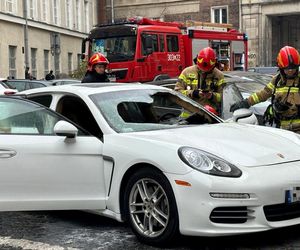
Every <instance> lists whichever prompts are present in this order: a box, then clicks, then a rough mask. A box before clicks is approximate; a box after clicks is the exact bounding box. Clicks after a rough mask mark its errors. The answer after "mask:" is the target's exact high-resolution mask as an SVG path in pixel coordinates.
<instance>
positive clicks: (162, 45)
mask: <svg viewBox="0 0 300 250" xmlns="http://www.w3.org/2000/svg"><path fill="white" fill-rule="evenodd" d="M159 51H160V52H165V38H164V35H159Z"/></svg>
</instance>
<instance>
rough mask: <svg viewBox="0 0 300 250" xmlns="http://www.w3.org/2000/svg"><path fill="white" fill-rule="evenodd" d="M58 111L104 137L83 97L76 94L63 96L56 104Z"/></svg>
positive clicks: (100, 137) (90, 131)
mask: <svg viewBox="0 0 300 250" xmlns="http://www.w3.org/2000/svg"><path fill="white" fill-rule="evenodd" d="M56 112H58V113H60V114H62V115H63V116H65V117H67V118H68V119H69V120H71V121H72V122H74V123H75V124H77V125H78V126H80V127H81V128H83V129H85V130H86V131H88V132H89V133H90V134H92V135H94V136H96V137H97V138H99V139H102V138H103V132H102V131H101V129H100V128H99V126H98V124H97V122H96V120H95V118H94V116H93V114H92V113H91V111H90V109H89V108H88V106H87V105H86V104H85V102H84V101H83V100H82V99H81V98H79V97H76V96H64V97H62V98H61V99H60V100H59V102H58V104H57V106H56Z"/></svg>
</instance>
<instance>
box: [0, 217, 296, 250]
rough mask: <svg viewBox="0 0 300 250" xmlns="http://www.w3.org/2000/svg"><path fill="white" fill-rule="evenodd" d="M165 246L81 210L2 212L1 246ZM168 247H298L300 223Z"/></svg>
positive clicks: (37, 249) (55, 249) (6, 249)
mask: <svg viewBox="0 0 300 250" xmlns="http://www.w3.org/2000/svg"><path fill="white" fill-rule="evenodd" d="M20 249H30V250H48V249H49V250H78V249H87V250H92V249H114V250H121V249H122V250H127V249H139V250H140V249H141V250H144V249H149V250H152V249H153V250H155V249H165V248H155V247H149V246H146V245H143V244H141V243H139V242H138V241H137V239H136V238H135V236H134V235H133V234H132V232H131V230H130V228H128V227H127V226H126V225H125V224H123V223H118V222H116V221H114V220H111V219H108V218H105V217H102V216H98V215H94V214H89V213H85V212H81V211H55V212H53V211H51V212H49V211H42V212H1V213H0V250H20ZM169 249H176V250H185V249H203V250H215V249H222V250H223V249H224V250H233V249H245V250H246V249H263V250H271V249H281V250H287V249H288V250H292V249H293V250H294V249H296V250H300V226H294V227H289V228H283V229H276V230H272V231H267V232H262V233H255V234H248V235H242V236H241V235H240V236H231V237H213V238H204V237H179V238H178V239H177V241H176V242H174V243H173V245H172V246H171V247H169Z"/></svg>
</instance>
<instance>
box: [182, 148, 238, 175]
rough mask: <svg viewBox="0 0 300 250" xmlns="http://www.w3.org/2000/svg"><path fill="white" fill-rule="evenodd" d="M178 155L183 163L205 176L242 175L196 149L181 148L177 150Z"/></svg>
mask: <svg viewBox="0 0 300 250" xmlns="http://www.w3.org/2000/svg"><path fill="white" fill-rule="evenodd" d="M178 155H179V157H180V159H181V160H182V161H183V162H184V163H186V164H187V165H189V166H190V167H192V168H194V169H196V170H199V171H201V172H203V173H206V174H211V175H217V176H224V177H240V176H241V175H242V171H241V170H240V169H238V168H237V167H236V166H234V165H233V164H231V163H229V162H227V161H225V160H223V159H221V158H219V157H217V156H215V155H213V154H210V153H207V152H205V151H202V150H199V149H196V148H191V147H181V148H179V149H178Z"/></svg>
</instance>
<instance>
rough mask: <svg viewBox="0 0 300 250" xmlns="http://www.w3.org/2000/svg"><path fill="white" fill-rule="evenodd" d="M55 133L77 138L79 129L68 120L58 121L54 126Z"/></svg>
mask: <svg viewBox="0 0 300 250" xmlns="http://www.w3.org/2000/svg"><path fill="white" fill-rule="evenodd" d="M54 133H55V134H56V135H58V136H65V137H67V138H75V137H76V136H77V133H78V129H77V128H76V127H75V126H74V125H73V124H71V123H69V122H67V121H58V122H57V123H56V124H55V126H54Z"/></svg>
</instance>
